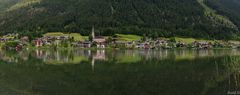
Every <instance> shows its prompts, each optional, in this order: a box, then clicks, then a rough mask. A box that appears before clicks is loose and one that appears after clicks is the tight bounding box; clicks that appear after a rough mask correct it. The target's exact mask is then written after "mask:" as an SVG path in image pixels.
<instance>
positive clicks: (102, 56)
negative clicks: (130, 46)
mask: <svg viewBox="0 0 240 95" xmlns="http://www.w3.org/2000/svg"><path fill="white" fill-rule="evenodd" d="M95 60H106V55H105V50H97V52H96V54H95V55H93V58H92V62H91V63H92V64H91V65H92V70H93V71H94V66H95Z"/></svg>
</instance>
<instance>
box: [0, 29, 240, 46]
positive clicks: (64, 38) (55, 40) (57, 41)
mask: <svg viewBox="0 0 240 95" xmlns="http://www.w3.org/2000/svg"><path fill="white" fill-rule="evenodd" d="M91 36H92V40H86V41H74V40H73V39H74V37H72V36H70V35H59V36H56V35H55V36H49V35H46V36H43V37H41V38H37V39H35V40H33V41H31V43H32V44H33V45H34V46H36V47H43V46H52V45H54V46H59V47H61V46H63V45H64V44H65V45H66V46H71V47H79V48H91V47H96V48H106V47H111V48H131V49H134V48H137V49H156V48H157V49H159V48H165V49H169V48H176V47H177V48H186V47H188V48H198V49H209V48H213V47H219V46H222V47H227V46H229V47H235V48H238V47H239V44H240V43H230V42H226V43H223V42H221V43H220V42H207V41H195V42H193V43H190V44H189V43H188V44H187V43H184V42H181V41H178V42H173V41H170V40H167V39H156V40H147V41H119V40H117V38H114V39H116V40H112V41H108V40H107V39H106V38H105V37H103V36H95V33H94V29H93V30H92V35H91ZM15 40H18V41H19V42H20V44H19V46H18V47H21V46H24V45H29V41H30V40H29V37H27V36H23V37H21V38H19V36H18V34H8V35H5V36H3V37H0V42H8V41H15Z"/></svg>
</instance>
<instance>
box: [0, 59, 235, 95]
mask: <svg viewBox="0 0 240 95" xmlns="http://www.w3.org/2000/svg"><path fill="white" fill-rule="evenodd" d="M36 63H38V62H36ZM36 63H32V64H27V63H22V64H0V74H1V76H2V77H1V78H0V81H1V83H0V84H1V87H4V91H0V93H4V92H9V93H11V94H7V95H12V94H23V93H28V94H34V95H35V94H38V95H69V94H71V95H79V94H84V95H86V94H90V95H91V94H93V95H94V94H98V95H156V94H157V95H158V94H164V95H226V93H227V91H228V90H239V85H238V83H239V82H240V79H239V75H240V73H239V69H240V67H239V65H238V64H237V63H239V57H238V56H237V57H208V58H197V59H194V60H181V61H175V60H162V61H157V60H148V61H147V60H146V61H141V62H136V63H133V64H112V62H101V64H99V63H100V62H97V63H96V64H95V69H94V71H92V68H91V66H90V64H88V63H86V62H84V63H83V64H75V65H73V64H72V65H71V64H65V65H49V64H48V65H47V64H42V65H39V64H36ZM108 63H109V64H108ZM5 95H6V94H5Z"/></svg>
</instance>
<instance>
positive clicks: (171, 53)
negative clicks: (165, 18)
mask: <svg viewBox="0 0 240 95" xmlns="http://www.w3.org/2000/svg"><path fill="white" fill-rule="evenodd" d="M224 55H229V56H234V55H240V50H237V49H226V50H79V49H71V50H50V49H46V50H42V49H36V50H24V51H20V52H9V51H4V50H1V52H0V59H1V60H2V61H5V62H10V63H20V62H27V61H29V60H40V61H41V62H42V63H46V64H70V63H71V64H80V63H82V62H89V63H91V64H92V65H93V66H94V64H95V63H96V62H97V61H111V62H113V63H136V62H140V61H143V60H152V59H156V60H167V59H171V60H173V59H174V60H184V59H187V60H191V59H195V58H202V57H215V56H224ZM37 62H38V61H37Z"/></svg>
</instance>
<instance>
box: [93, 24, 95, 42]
mask: <svg viewBox="0 0 240 95" xmlns="http://www.w3.org/2000/svg"><path fill="white" fill-rule="evenodd" d="M92 38H93V39H94V38H95V30H94V26H93V27H92Z"/></svg>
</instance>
